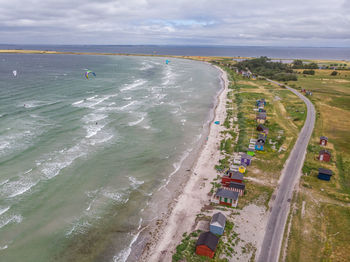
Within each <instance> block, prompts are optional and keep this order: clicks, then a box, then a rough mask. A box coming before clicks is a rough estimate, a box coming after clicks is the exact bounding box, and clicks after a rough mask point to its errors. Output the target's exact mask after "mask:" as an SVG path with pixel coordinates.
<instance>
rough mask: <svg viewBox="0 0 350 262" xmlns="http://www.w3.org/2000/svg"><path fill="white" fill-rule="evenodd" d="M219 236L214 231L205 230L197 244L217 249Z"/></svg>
mask: <svg viewBox="0 0 350 262" xmlns="http://www.w3.org/2000/svg"><path fill="white" fill-rule="evenodd" d="M218 242H219V238H218V237H217V236H215V235H214V234H213V233H212V232H210V231H208V232H204V233H202V234H200V236H199V238H198V240H197V243H196V246H201V245H206V246H207V247H209V248H210V249H211V250H212V251H215V250H216V246H217V245H218Z"/></svg>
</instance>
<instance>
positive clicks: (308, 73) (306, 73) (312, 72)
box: [303, 70, 315, 75]
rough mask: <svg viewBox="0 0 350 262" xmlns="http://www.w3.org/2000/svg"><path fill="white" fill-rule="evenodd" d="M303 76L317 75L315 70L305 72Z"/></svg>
mask: <svg viewBox="0 0 350 262" xmlns="http://www.w3.org/2000/svg"><path fill="white" fill-rule="evenodd" d="M303 74H305V75H314V74H315V70H304V71H303Z"/></svg>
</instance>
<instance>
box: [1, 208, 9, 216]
mask: <svg viewBox="0 0 350 262" xmlns="http://www.w3.org/2000/svg"><path fill="white" fill-rule="evenodd" d="M9 209H10V207H9V206H8V207H5V208H0V216H1V215H2V214H5V213H6V212H7V211H9Z"/></svg>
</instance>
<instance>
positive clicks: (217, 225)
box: [210, 212, 226, 235]
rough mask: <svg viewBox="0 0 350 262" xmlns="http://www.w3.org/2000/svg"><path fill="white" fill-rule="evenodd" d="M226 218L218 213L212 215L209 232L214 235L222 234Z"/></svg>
mask: <svg viewBox="0 0 350 262" xmlns="http://www.w3.org/2000/svg"><path fill="white" fill-rule="evenodd" d="M225 224H226V217H225V216H224V215H223V214H222V213H220V212H218V213H216V214H214V215H213V217H212V218H211V221H210V232H212V233H213V234H216V235H222V234H224V230H225Z"/></svg>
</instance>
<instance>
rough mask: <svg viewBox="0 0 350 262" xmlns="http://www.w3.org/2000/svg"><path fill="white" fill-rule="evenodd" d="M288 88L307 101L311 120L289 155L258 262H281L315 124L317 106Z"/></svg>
mask: <svg viewBox="0 0 350 262" xmlns="http://www.w3.org/2000/svg"><path fill="white" fill-rule="evenodd" d="M268 81H270V82H271V83H274V84H277V85H279V83H278V82H275V81H272V80H268ZM286 88H287V89H289V90H290V91H292V92H293V93H294V94H296V95H297V96H298V97H300V98H301V99H302V100H303V101H304V102H305V104H306V106H307V117H306V120H305V124H304V127H303V128H302V130H301V132H300V133H299V137H298V139H297V141H296V143H295V145H294V148H293V150H292V152H291V154H290V155H289V158H288V160H287V164H286V165H285V167H284V169H283V171H282V178H281V181H280V183H279V185H278V186H277V192H276V198H275V200H274V202H273V206H272V210H271V213H270V216H269V220H268V222H267V228H266V231H265V236H264V240H263V243H262V247H261V250H260V254H259V256H258V260H257V261H258V262H277V261H278V259H279V254H280V250H281V242H282V239H283V233H284V228H285V225H286V221H287V217H288V213H289V209H290V201H291V198H292V194H293V190H294V186H295V184H296V183H297V182H298V180H299V178H300V174H301V168H302V166H303V163H304V157H305V153H306V148H307V145H308V143H309V140H310V137H311V134H312V131H313V129H314V125H315V107H314V106H313V104H312V103H311V102H310V100H309V99H307V98H306V97H305V96H304V95H302V94H301V93H299V92H298V91H296V90H294V89H292V88H290V87H288V86H287V87H286Z"/></svg>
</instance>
